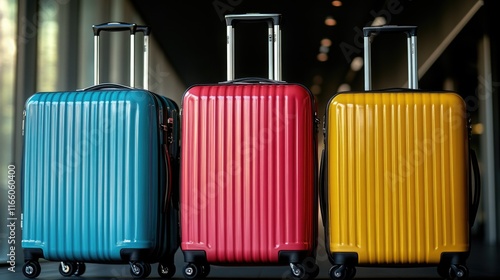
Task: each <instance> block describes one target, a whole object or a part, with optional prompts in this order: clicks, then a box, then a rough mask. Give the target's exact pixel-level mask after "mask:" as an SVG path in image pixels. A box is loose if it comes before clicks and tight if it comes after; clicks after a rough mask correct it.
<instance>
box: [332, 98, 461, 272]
mask: <svg viewBox="0 0 500 280" xmlns="http://www.w3.org/2000/svg"><path fill="white" fill-rule="evenodd" d="M326 131H327V140H326V141H327V142H326V146H327V147H326V149H327V155H326V161H327V173H326V176H327V178H328V179H327V185H326V188H327V195H328V197H327V199H328V202H327V205H328V209H327V217H328V218H327V219H328V229H327V236H328V240H329V244H328V246H329V247H330V248H329V249H330V251H331V252H333V253H335V252H355V253H357V254H358V257H359V263H360V264H361V265H363V264H368V265H372V264H373V265H375V264H437V263H439V260H440V256H441V253H442V252H467V251H468V250H469V217H468V211H469V210H468V207H469V200H468V199H469V198H468V177H467V176H468V144H467V143H468V139H467V137H468V136H467V135H468V134H467V115H466V109H465V103H464V101H463V100H462V98H461V97H460V96H458V95H456V94H454V93H425V92H413V93H412V92H405V93H403V92H401V93H383V92H368V93H341V94H338V95H337V96H335V97H334V98H332V100H331V101H330V103H329V106H328V109H327V118H326Z"/></svg>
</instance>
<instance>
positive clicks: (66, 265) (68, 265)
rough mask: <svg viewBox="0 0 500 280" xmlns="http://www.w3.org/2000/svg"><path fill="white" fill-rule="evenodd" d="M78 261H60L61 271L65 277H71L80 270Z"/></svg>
mask: <svg viewBox="0 0 500 280" xmlns="http://www.w3.org/2000/svg"><path fill="white" fill-rule="evenodd" d="M77 267H78V263H76V262H60V263H59V273H61V275H62V276H64V277H70V276H72V275H73V274H75V273H76V272H77V271H78V268H77Z"/></svg>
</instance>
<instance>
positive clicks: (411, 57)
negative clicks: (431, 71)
mask: <svg viewBox="0 0 500 280" xmlns="http://www.w3.org/2000/svg"><path fill="white" fill-rule="evenodd" d="M379 33H405V34H406V38H407V42H408V87H409V88H411V89H418V66H417V27H416V26H398V25H385V26H371V27H364V28H363V36H364V57H365V59H364V60H365V61H364V64H365V90H371V88H372V78H371V45H370V37H371V35H372V34H373V35H377V34H379Z"/></svg>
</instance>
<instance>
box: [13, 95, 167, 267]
mask: <svg viewBox="0 0 500 280" xmlns="http://www.w3.org/2000/svg"><path fill="white" fill-rule="evenodd" d="M25 128H26V132H25V159H24V164H25V169H24V172H25V173H24V189H23V192H24V211H23V212H24V228H23V241H22V245H23V248H41V249H42V250H43V252H44V255H45V258H46V259H49V260H78V261H94V262H110V261H119V260H121V257H120V250H121V249H125V248H155V246H158V243H157V242H159V240H158V239H159V238H158V236H159V234H160V231H159V229H158V227H157V223H158V219H159V218H158V215H159V211H158V209H159V207H158V205H159V204H158V201H159V198H158V176H159V175H158V170H159V169H158V152H159V151H158V138H157V134H156V133H154V131H155V129H157V113H156V109H155V104H154V102H153V99H152V98H151V97H149V96H147V95H146V93H145V92H142V91H137V92H130V91H129V92H126V91H99V92H66V93H40V94H36V95H34V96H33V97H32V98H30V100H28V102H27V104H26V125H25ZM155 209H156V210H155Z"/></svg>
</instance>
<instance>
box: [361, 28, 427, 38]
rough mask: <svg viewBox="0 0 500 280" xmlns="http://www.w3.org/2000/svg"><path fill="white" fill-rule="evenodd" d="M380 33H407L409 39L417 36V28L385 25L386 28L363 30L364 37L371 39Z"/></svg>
mask: <svg viewBox="0 0 500 280" xmlns="http://www.w3.org/2000/svg"><path fill="white" fill-rule="evenodd" d="M379 33H405V34H406V35H407V36H408V37H411V36H417V27H416V26H403V25H384V26H370V27H365V28H363V36H365V37H370V36H371V35H372V34H374V35H377V34H379Z"/></svg>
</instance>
